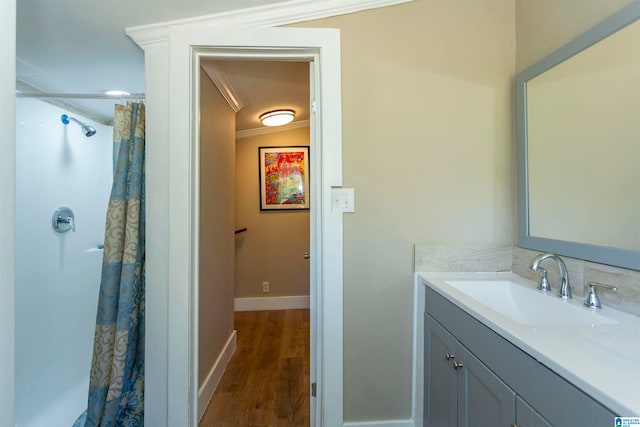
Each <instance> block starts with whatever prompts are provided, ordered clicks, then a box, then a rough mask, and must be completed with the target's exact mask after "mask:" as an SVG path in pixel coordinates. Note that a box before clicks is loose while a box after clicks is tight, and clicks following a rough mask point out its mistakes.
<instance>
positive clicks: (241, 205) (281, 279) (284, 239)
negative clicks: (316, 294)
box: [235, 127, 309, 298]
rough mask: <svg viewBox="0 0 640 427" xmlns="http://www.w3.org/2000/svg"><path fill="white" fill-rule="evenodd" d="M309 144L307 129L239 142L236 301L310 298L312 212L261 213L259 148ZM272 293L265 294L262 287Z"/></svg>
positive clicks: (237, 160) (255, 137) (237, 150)
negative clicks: (265, 285)
mask: <svg viewBox="0 0 640 427" xmlns="http://www.w3.org/2000/svg"><path fill="white" fill-rule="evenodd" d="M287 145H306V146H308V145H309V128H308V127H305V128H299V129H292V130H288V131H282V132H276V133H270V134H265V135H258V136H254V137H250V138H241V139H238V140H237V142H236V225H237V227H238V228H240V227H247V229H248V230H247V232H244V233H241V234H239V235H238V236H237V237H236V264H235V266H236V269H235V273H236V292H235V296H236V298H248V297H275V296H296V295H309V261H308V260H305V259H304V258H303V254H304V252H306V251H308V250H309V211H308V210H304V211H260V199H259V194H258V190H259V189H258V170H259V168H258V147H270V146H272V147H275V146H287ZM264 281H268V282H270V286H271V292H270V293H268V294H265V293H262V282H264Z"/></svg>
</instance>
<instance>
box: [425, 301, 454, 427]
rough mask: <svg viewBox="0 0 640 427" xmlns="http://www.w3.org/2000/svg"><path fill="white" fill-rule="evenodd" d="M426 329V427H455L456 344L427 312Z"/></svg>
mask: <svg viewBox="0 0 640 427" xmlns="http://www.w3.org/2000/svg"><path fill="white" fill-rule="evenodd" d="M424 319H425V328H424V345H425V361H424V384H425V390H424V425H425V426H426V427H456V426H457V425H458V422H457V406H458V390H457V386H458V384H457V380H456V376H457V372H456V370H455V369H454V368H453V359H452V358H451V359H450V360H447V354H448V355H450V356H455V354H456V350H457V341H456V339H455V338H453V336H452V335H451V334H449V333H448V332H447V331H446V330H445V329H444V328H443V327H442V326H440V324H439V323H438V322H436V321H435V320H433V318H431V316H429V315H428V314H426V313H425V315H424Z"/></svg>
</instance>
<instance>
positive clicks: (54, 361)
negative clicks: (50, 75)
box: [16, 99, 113, 426]
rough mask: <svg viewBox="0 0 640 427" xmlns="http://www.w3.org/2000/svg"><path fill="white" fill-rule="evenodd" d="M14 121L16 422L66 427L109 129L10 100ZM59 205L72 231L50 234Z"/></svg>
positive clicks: (90, 302)
mask: <svg viewBox="0 0 640 427" xmlns="http://www.w3.org/2000/svg"><path fill="white" fill-rule="evenodd" d="M105 102H107V101H105ZM62 114H69V115H70V116H73V117H77V118H78V119H79V120H82V121H85V122H87V123H89V124H90V125H91V126H93V127H95V128H96V130H97V134H96V135H94V136H93V137H91V138H86V137H85V136H84V135H83V133H82V132H81V129H80V127H79V126H78V125H77V124H76V123H73V122H71V123H70V124H69V125H66V126H65V125H64V124H63V123H62V122H61V120H60V116H61V115H62ZM16 122H17V131H16V166H17V167H16V169H17V171H16V190H17V196H16V205H17V207H16V211H17V218H16V258H17V259H16V422H17V425H19V426H32V425H33V426H35V420H36V419H38V418H44V419H45V420H46V421H44V422H45V423H46V424H45V425H48V426H53V425H55V426H70V425H71V424H72V423H73V421H75V419H76V418H77V417H78V416H79V415H80V413H81V412H82V411H83V410H84V409H85V408H86V390H87V387H88V376H89V370H90V366H91V356H92V350H93V332H94V327H95V318H96V308H97V302H98V292H99V284H100V273H101V263H102V251H100V250H97V249H96V248H97V246H98V245H99V244H102V243H103V239H104V224H105V215H106V208H107V203H108V199H109V193H110V190H111V182H112V148H111V147H112V132H113V129H112V127H110V126H104V125H100V124H97V123H94V122H92V121H90V120H87V119H85V118H83V117H80V116H77V115H75V114H73V113H69V112H67V111H64V110H62V109H60V108H57V107H54V106H52V105H50V104H47V103H44V102H42V101H38V100H34V99H19V100H18V101H17V105H16ZM59 206H68V207H70V208H71V209H73V211H74V214H75V220H76V221H75V222H76V231H75V232H68V233H65V234H58V233H56V232H55V231H54V230H53V228H52V215H53V212H54V210H55V209H56V208H57V207H59ZM78 389H80V390H81V391H80V392H78V391H77V390H78ZM82 390H84V392H82ZM70 393H71V394H73V395H75V396H77V397H73V398H65V396H67V395H69V394H70ZM55 402H58V403H60V402H64V406H66V407H67V408H60V407H58V408H53V407H52V406H55V404H56V403H55ZM58 406H59V405H58ZM43 412H45V413H46V414H47V415H45V416H43V415H44V414H43ZM53 414H58V415H55V416H56V417H58V418H57V419H52V417H53V416H54V415H53Z"/></svg>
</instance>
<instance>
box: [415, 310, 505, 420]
mask: <svg viewBox="0 0 640 427" xmlns="http://www.w3.org/2000/svg"><path fill="white" fill-rule="evenodd" d="M425 349H426V358H425V365H424V366H425V385H426V386H425V388H426V389H425V396H426V399H425V406H424V408H425V416H424V420H425V425H426V426H428V427H456V426H461V427H473V426H487V427H489V426H511V425H513V424H514V422H515V405H514V403H515V400H514V399H515V397H516V396H515V393H514V392H513V390H511V389H510V388H509V387H507V385H506V384H504V383H503V382H502V381H501V380H500V379H499V378H498V377H497V376H496V375H495V374H494V373H493V372H491V370H490V369H489V368H487V367H486V366H485V365H484V364H483V363H482V362H480V361H479V360H478V359H477V358H476V357H475V356H474V355H473V354H471V352H469V350H468V349H466V348H465V347H464V346H463V345H462V344H461V343H460V342H459V341H458V340H456V339H455V338H454V337H453V336H452V335H451V334H450V333H449V332H447V331H446V330H445V329H444V328H443V327H442V326H441V325H440V324H439V323H438V322H437V321H435V320H434V319H433V318H431V317H430V316H429V315H428V314H425Z"/></svg>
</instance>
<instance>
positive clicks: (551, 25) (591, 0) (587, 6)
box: [516, 0, 632, 72]
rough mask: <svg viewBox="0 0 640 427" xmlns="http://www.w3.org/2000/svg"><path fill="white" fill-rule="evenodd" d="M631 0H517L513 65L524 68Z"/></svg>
mask: <svg viewBox="0 0 640 427" xmlns="http://www.w3.org/2000/svg"><path fill="white" fill-rule="evenodd" d="M630 3H632V0H604V1H603V0H516V69H517V71H518V72H520V71H522V70H524V69H525V68H527V67H528V66H530V65H533V64H534V63H535V62H537V61H539V60H540V59H542V58H544V57H545V56H547V55H548V54H550V53H551V52H553V51H554V50H556V49H558V48H559V47H561V46H563V45H564V44H566V43H567V42H569V41H571V40H573V39H574V38H575V37H577V36H579V35H580V34H582V33H584V32H585V31H587V30H588V29H589V28H591V27H593V26H594V25H596V24H598V23H599V22H600V21H602V20H603V19H605V18H607V17H608V16H610V15H612V14H614V13H615V12H617V11H618V10H620V9H622V8H623V7H624V6H626V5H628V4H630Z"/></svg>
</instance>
